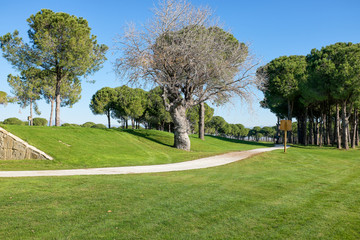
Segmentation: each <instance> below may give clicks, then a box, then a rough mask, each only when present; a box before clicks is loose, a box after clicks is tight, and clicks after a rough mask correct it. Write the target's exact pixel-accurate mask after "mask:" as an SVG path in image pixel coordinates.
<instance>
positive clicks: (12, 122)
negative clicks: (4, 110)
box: [3, 118, 25, 125]
mask: <svg viewBox="0 0 360 240" xmlns="http://www.w3.org/2000/svg"><path fill="white" fill-rule="evenodd" d="M3 123H4V124H8V125H25V124H24V122H23V121H21V120H20V119H18V118H7V119H5V120H4V122H3Z"/></svg>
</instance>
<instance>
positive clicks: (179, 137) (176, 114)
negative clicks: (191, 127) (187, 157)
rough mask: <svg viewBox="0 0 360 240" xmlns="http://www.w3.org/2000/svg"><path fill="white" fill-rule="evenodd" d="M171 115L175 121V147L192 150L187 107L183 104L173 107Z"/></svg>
mask: <svg viewBox="0 0 360 240" xmlns="http://www.w3.org/2000/svg"><path fill="white" fill-rule="evenodd" d="M170 115H171V117H172V120H173V123H174V147H175V148H178V149H183V150H186V151H190V139H189V136H188V121H187V119H186V108H185V107H184V106H182V105H179V106H177V107H172V108H171V109H170Z"/></svg>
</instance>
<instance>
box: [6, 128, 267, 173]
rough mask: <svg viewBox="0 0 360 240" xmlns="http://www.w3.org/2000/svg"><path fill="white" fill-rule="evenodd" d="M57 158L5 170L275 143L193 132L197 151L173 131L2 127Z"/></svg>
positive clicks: (161, 158) (177, 157)
mask: <svg viewBox="0 0 360 240" xmlns="http://www.w3.org/2000/svg"><path fill="white" fill-rule="evenodd" d="M2 127H3V128H5V129H6V130H8V131H10V132H11V133H13V134H15V135H17V136H18V137H20V138H22V139H23V140H25V141H27V142H29V143H30V144H31V145H34V146H35V147H37V148H39V149H40V150H42V151H44V152H46V153H47V154H49V155H50V156H52V157H53V158H54V159H55V160H53V161H49V160H22V161H20V160H18V161H14V160H10V161H0V171H1V170H2V171H4V170H25V169H26V170H40V169H44V170H45V169H73V168H94V167H116V166H134V165H152V164H163V163H173V162H182V161H187V160H193V159H197V158H201V157H207V156H210V155H217V154H221V153H225V152H230V151H242V150H249V149H253V148H259V147H269V146H272V145H273V144H271V143H251V142H250V143H249V142H244V141H238V140H228V139H224V138H219V137H210V136H207V137H206V141H201V140H200V139H199V138H198V137H197V136H191V137H190V138H191V151H190V152H186V151H183V150H179V149H175V148H173V147H171V146H172V145H173V134H172V133H167V132H161V131H155V130H130V129H129V130H119V129H94V128H82V127H29V126H14V125H2Z"/></svg>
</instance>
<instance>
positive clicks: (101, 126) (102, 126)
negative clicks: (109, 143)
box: [91, 123, 106, 129]
mask: <svg viewBox="0 0 360 240" xmlns="http://www.w3.org/2000/svg"><path fill="white" fill-rule="evenodd" d="M91 128H101V129H104V128H106V126H105V125H104V124H101V123H98V124H95V125H93V126H92V127H91Z"/></svg>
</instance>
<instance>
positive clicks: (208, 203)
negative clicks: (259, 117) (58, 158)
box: [0, 129, 360, 239]
mask: <svg viewBox="0 0 360 240" xmlns="http://www.w3.org/2000/svg"><path fill="white" fill-rule="evenodd" d="M76 130H77V129H76ZM95 130H97V131H103V130H98V129H95ZM128 134H130V133H128ZM161 136H163V137H164V135H161ZM166 139H167V137H166ZM211 140H212V139H211ZM211 140H209V138H208V139H207V141H208V142H211ZM214 140H218V139H214ZM192 141H193V142H196V141H194V139H192ZM221 142H222V141H218V142H217V143H221ZM165 143H166V142H165ZM196 143H198V142H196ZM212 143H215V142H212ZM194 145H196V144H194ZM194 145H193V146H194ZM212 147H215V146H214V145H213V146H212ZM151 153H153V152H151ZM358 156H359V153H358V151H357V150H350V151H347V152H345V151H339V150H336V149H333V148H327V147H324V148H322V149H319V148H314V147H306V148H305V147H304V148H298V147H293V148H291V149H289V151H288V153H287V154H283V153H282V152H281V151H275V152H270V153H266V154H261V155H258V156H256V157H253V158H250V159H247V160H243V161H240V162H236V163H232V164H229V165H225V166H222V167H216V168H209V169H202V170H193V171H184V172H173V173H158V174H137V175H117V176H76V177H41V178H16V179H14V178H11V179H10V178H9V179H0V181H1V184H0V193H1V194H0V203H1V207H0V222H1V223H2V224H1V225H0V239H55V238H59V239H81V238H84V236H91V238H93V239H173V238H174V237H176V238H177V239H359V238H360V216H359V211H360V201H359V194H360V178H359V175H360V161H359V157H358Z"/></svg>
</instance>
